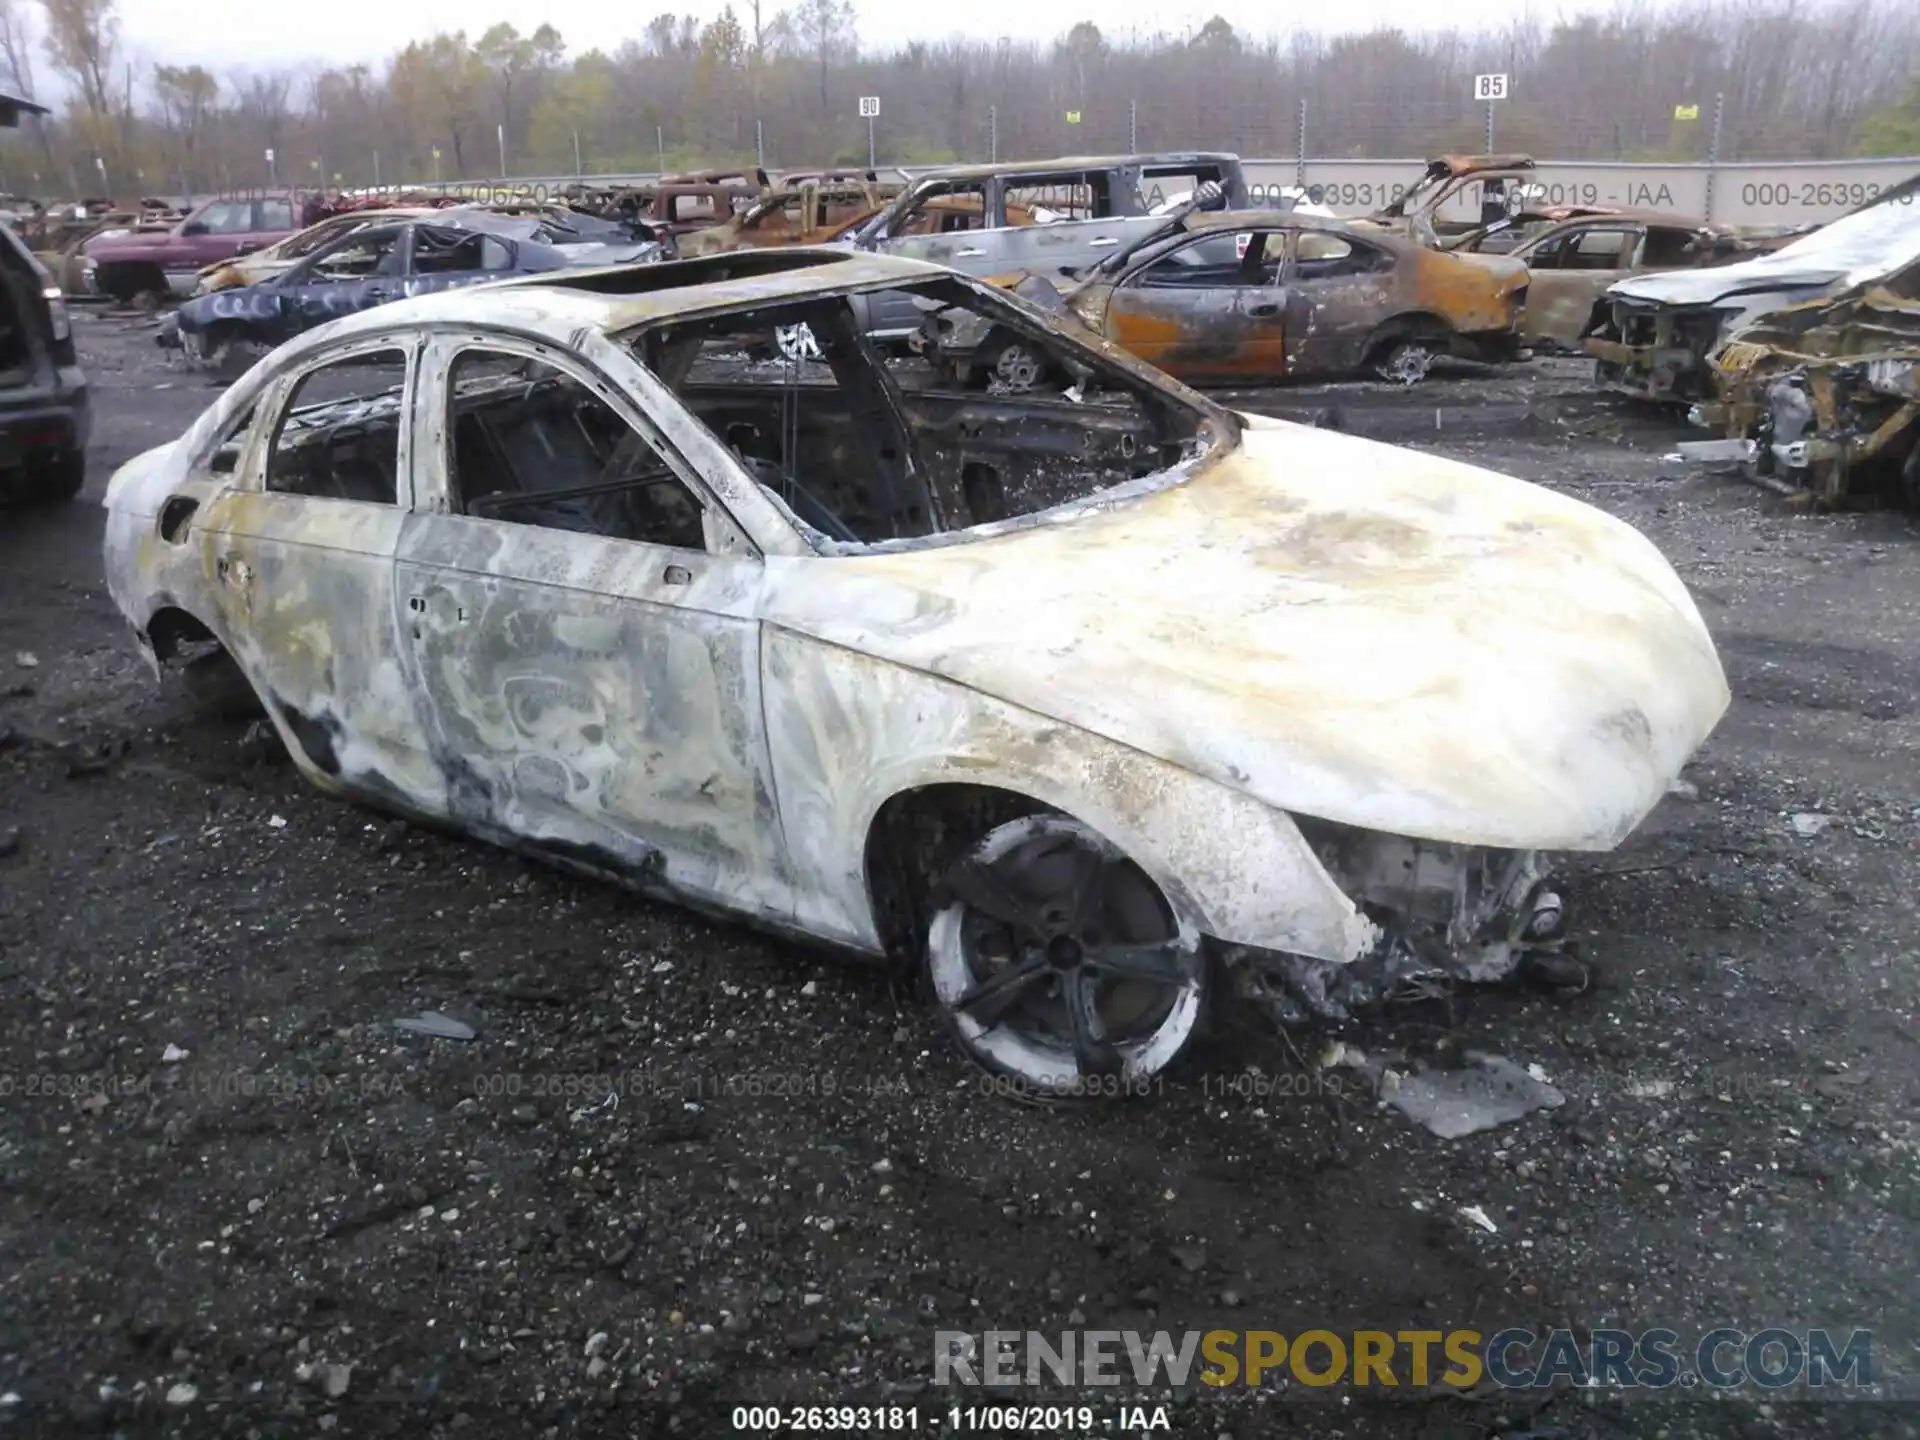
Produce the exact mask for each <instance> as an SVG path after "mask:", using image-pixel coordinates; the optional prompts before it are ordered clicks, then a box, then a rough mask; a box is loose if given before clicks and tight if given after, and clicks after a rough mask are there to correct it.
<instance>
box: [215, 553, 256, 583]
mask: <svg viewBox="0 0 1920 1440" xmlns="http://www.w3.org/2000/svg"><path fill="white" fill-rule="evenodd" d="M214 569H215V570H216V571H217V572H218V573H219V576H220V580H221V582H222V583H223V584H226V585H230V586H232V587H233V588H234V589H235V590H244V589H246V588H247V586H248V584H249V583H251V581H252V580H253V570H252V569H251V568H250V567H249V566H248V564H247V562H246V561H244V560H240V559H237V558H235V557H234V556H232V555H222V556H221V557H220V558H219V559H218V560H216V561H215V562H214Z"/></svg>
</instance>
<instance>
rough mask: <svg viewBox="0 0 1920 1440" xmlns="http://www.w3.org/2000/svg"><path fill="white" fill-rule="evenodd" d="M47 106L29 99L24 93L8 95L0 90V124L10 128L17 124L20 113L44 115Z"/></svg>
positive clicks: (46, 111)
mask: <svg viewBox="0 0 1920 1440" xmlns="http://www.w3.org/2000/svg"><path fill="white" fill-rule="evenodd" d="M47 113H49V112H48V110H47V107H46V106H45V105H42V104H41V103H40V102H39V101H38V100H29V99H28V98H27V97H26V96H24V95H9V94H8V93H7V92H6V91H4V90H0V125H4V126H6V127H7V128H9V129H12V128H14V127H16V126H18V125H19V123H20V117H21V116H22V115H45V114H47Z"/></svg>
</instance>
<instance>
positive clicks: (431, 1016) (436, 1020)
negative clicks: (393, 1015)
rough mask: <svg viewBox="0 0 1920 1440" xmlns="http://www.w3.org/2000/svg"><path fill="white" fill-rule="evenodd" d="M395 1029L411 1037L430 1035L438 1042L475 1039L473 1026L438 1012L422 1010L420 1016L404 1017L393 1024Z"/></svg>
mask: <svg viewBox="0 0 1920 1440" xmlns="http://www.w3.org/2000/svg"><path fill="white" fill-rule="evenodd" d="M393 1028H394V1029H396V1030H404V1031H406V1032H407V1033H408V1034H409V1035H430V1036H432V1037H433V1038H434V1039H436V1040H471V1039H473V1037H474V1029H473V1027H472V1026H471V1025H468V1024H466V1023H464V1022H463V1021H459V1020H456V1019H454V1018H453V1017H452V1016H451V1015H442V1014H441V1013H440V1012H439V1011H438V1010H422V1011H421V1012H420V1013H419V1014H418V1015H407V1016H403V1017H401V1018H400V1019H398V1020H396V1021H394V1022H393Z"/></svg>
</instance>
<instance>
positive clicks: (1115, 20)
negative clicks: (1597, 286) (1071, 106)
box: [42, 0, 1590, 79]
mask: <svg viewBox="0 0 1920 1440" xmlns="http://www.w3.org/2000/svg"><path fill="white" fill-rule="evenodd" d="M721 3H722V0H681V3H679V4H670V3H668V0H642V3H640V4H638V5H634V4H631V3H628V4H624V5H618V4H608V3H606V0H480V3H475V0H411V3H409V4H407V5H404V6H396V5H394V4H393V3H391V0H327V3H326V4H325V5H322V6H312V5H304V4H298V3H288V0H195V3H194V4H193V5H192V6H191V7H183V6H182V5H181V4H180V3H179V0H120V10H121V15H122V35H123V38H124V40H125V42H126V43H127V44H128V45H129V46H130V47H131V48H132V49H134V50H135V51H137V52H138V53H139V54H141V55H142V56H144V57H146V58H148V59H153V60H162V61H172V62H192V61H198V62H199V63H201V64H203V65H206V66H207V67H208V68H210V69H212V70H214V71H215V72H216V73H218V72H220V71H222V70H226V69H229V68H232V67H234V66H258V67H262V68H265V67H270V66H281V65H288V64H296V65H297V64H307V63H311V64H315V65H323V64H338V63H342V62H350V61H355V60H365V61H376V60H381V59H384V58H385V57H386V56H387V55H388V54H390V53H391V52H392V51H394V50H396V49H398V48H399V47H400V46H402V45H404V44H405V43H406V42H407V41H409V40H413V39H420V38H424V37H425V36H428V35H431V34H433V33H434V32H435V31H437V30H449V31H450V30H460V29H464V30H465V31H466V32H467V34H468V35H470V36H476V35H478V34H479V33H480V32H481V31H483V30H485V29H486V28H487V26H489V25H491V24H493V23H495V22H496V21H500V20H506V21H509V22H511V23H512V24H513V25H515V26H517V27H519V28H520V29H521V30H523V31H527V30H532V29H534V28H535V27H536V26H538V25H539V24H540V23H541V22H542V21H546V22H548V23H550V24H552V25H553V26H554V27H555V28H556V29H558V30H559V31H560V33H561V35H562V36H563V37H564V38H565V39H566V42H567V46H568V49H569V51H571V52H578V51H582V50H588V49H591V48H593V47H595V46H599V47H601V48H603V49H607V50H611V49H613V48H614V47H615V46H616V45H618V44H619V43H620V42H621V41H622V40H624V39H626V38H628V37H629V36H632V37H636V38H637V37H638V36H639V34H640V32H641V29H642V28H643V27H644V26H645V24H646V22H647V20H648V19H649V18H651V17H652V16H653V15H654V14H656V13H658V12H659V11H661V10H667V9H672V10H675V11H678V12H680V13H686V14H692V15H697V16H699V17H700V19H702V20H703V21H704V20H708V19H711V18H712V17H713V16H715V15H717V14H719V13H720V8H721ZM734 8H735V13H741V12H742V10H743V9H744V6H743V4H742V3H741V0H736V3H735V6H734ZM778 8H781V6H780V4H779V3H778V0H773V3H769V4H768V5H767V9H768V10H769V11H772V10H774V9H778ZM854 8H855V19H856V23H857V25H858V28H859V32H860V39H861V43H862V44H863V45H865V46H868V47H874V48H880V49H892V48H894V47H897V46H899V45H901V44H904V43H905V42H906V41H908V40H916V39H917V40H939V39H944V38H946V37H947V35H948V34H950V33H953V32H954V31H956V30H959V29H960V28H961V26H962V25H964V31H965V33H966V34H967V35H969V36H973V37H986V38H997V37H1000V36H1010V37H1013V38H1016V39H1023V40H1051V39H1053V38H1055V37H1056V36H1058V35H1062V34H1064V33H1065V32H1066V31H1067V30H1068V29H1069V28H1070V27H1071V26H1072V25H1073V24H1074V22H1076V21H1078V20H1083V19H1092V20H1093V21H1094V22H1095V23H1096V24H1097V25H1099V27H1100V28H1101V30H1102V31H1104V32H1106V34H1107V35H1109V36H1110V37H1114V38H1121V37H1124V36H1125V35H1126V34H1127V32H1128V31H1129V30H1130V29H1133V30H1137V31H1139V32H1140V33H1141V34H1142V35H1146V34H1150V33H1152V32H1154V31H1156V30H1164V31H1166V32H1168V33H1169V34H1180V33H1182V32H1183V31H1184V30H1186V29H1187V28H1188V27H1189V26H1191V27H1193V28H1195V29H1197V28H1198V27H1199V26H1200V25H1201V24H1203V23H1204V22H1205V21H1206V19H1207V18H1208V17H1209V16H1211V15H1216V14H1218V15H1224V16H1225V17H1226V19H1227V21H1228V22H1229V23H1230V24H1232V25H1233V27H1234V28H1235V29H1236V30H1239V31H1241V32H1242V33H1243V34H1248V35H1253V36H1265V35H1267V34H1270V33H1278V32H1283V31H1285V30H1286V29H1288V28H1289V22H1290V20H1291V17H1292V14H1293V13H1296V12H1292V11H1290V9H1289V8H1288V7H1284V6H1276V5H1273V4H1271V3H1267V4H1260V3H1255V0H1222V3H1219V4H1214V5H1198V6H1192V7H1185V6H1180V5H1178V4H1171V5H1170V4H1166V3H1161V0H1071V3H1069V0H1060V3H1054V4H1044V3H1043V4H1034V3H1032V0H968V3H967V4H966V5H964V6H946V5H937V4H936V5H927V4H925V3H914V0H906V3H903V0H889V3H887V4H884V5H883V4H881V3H879V0H854ZM1525 8H1526V6H1525V4H1524V0H1451V3H1449V4H1448V5H1447V6H1446V7H1444V9H1442V8H1440V7H1433V8H1430V9H1424V10H1423V9H1420V8H1415V7H1410V6H1408V5H1407V3H1406V0H1345V3H1343V4H1341V5H1340V6H1339V7H1338V8H1337V9H1322V8H1318V7H1315V8H1313V9H1310V10H1308V9H1304V8H1303V9H1302V10H1301V11H1300V12H1297V13H1299V14H1300V16H1301V20H1302V22H1303V23H1304V24H1306V25H1307V26H1309V27H1311V28H1314V29H1334V28H1337V29H1340V30H1364V29H1367V28H1369V27H1371V26H1373V25H1375V24H1387V23H1391V24H1397V25H1399V26H1401V27H1402V28H1403V29H1424V28H1428V27H1427V26H1426V25H1424V24H1422V23H1421V22H1422V18H1423V16H1431V17H1434V20H1435V22H1436V28H1440V22H1441V20H1442V19H1443V20H1444V27H1445V28H1461V29H1473V28H1477V27H1479V26H1481V25H1486V24H1498V23H1500V22H1502V21H1505V20H1507V19H1508V18H1510V17H1512V16H1514V15H1516V14H1518V13H1520V12H1521V11H1522V10H1523V9H1525ZM1555 8H1556V9H1557V8H1559V7H1555ZM1566 8H1567V9H1586V8H1590V7H1588V6H1585V5H1578V4H1568V5H1567V6H1566ZM936 15H941V16H948V17H953V19H952V21H951V23H948V24H944V25H940V26H935V25H934V24H933V23H932V21H933V17H934V16H936ZM961 17H964V19H962V18H961ZM42 68H43V71H44V66H43V67H42ZM47 78H49V79H50V78H51V77H47Z"/></svg>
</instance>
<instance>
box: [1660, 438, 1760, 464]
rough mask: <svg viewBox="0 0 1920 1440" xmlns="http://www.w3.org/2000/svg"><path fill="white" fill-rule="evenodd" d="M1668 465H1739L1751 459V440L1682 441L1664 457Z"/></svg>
mask: <svg viewBox="0 0 1920 1440" xmlns="http://www.w3.org/2000/svg"><path fill="white" fill-rule="evenodd" d="M1662 458H1664V459H1665V460H1666V461H1667V463H1668V464H1670V465H1684V464H1689V463H1690V464H1694V465H1740V464H1745V463H1746V462H1747V461H1749V460H1751V459H1752V458H1753V442H1752V441H1751V440H1682V441H1681V442H1680V443H1679V444H1678V445H1676V446H1674V447H1673V449H1672V450H1671V451H1670V452H1668V454H1667V455H1665V456H1664V457H1662Z"/></svg>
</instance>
